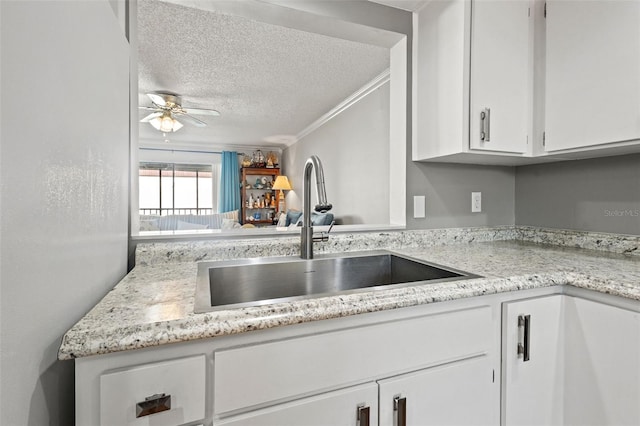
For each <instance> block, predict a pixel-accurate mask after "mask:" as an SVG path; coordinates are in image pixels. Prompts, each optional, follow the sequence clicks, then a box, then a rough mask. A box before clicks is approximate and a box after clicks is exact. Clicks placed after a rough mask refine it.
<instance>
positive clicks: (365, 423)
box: [358, 405, 370, 426]
mask: <svg viewBox="0 0 640 426" xmlns="http://www.w3.org/2000/svg"><path fill="white" fill-rule="evenodd" d="M369 411H370V408H369V407H368V406H366V405H359V406H358V426H369Z"/></svg>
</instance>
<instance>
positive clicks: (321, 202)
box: [300, 155, 333, 259]
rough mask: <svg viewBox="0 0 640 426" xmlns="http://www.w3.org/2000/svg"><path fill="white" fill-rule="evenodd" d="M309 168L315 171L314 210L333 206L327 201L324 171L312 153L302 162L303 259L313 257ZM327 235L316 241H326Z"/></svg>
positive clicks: (301, 240) (324, 210)
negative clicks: (316, 201)
mask: <svg viewBox="0 0 640 426" xmlns="http://www.w3.org/2000/svg"><path fill="white" fill-rule="evenodd" d="M311 169H314V170H315V172H316V187H317V193H318V204H316V207H315V211H317V212H320V213H325V212H328V211H329V210H331V208H332V207H333V206H332V205H331V204H329V203H328V202H327V194H326V192H325V188H324V171H323V170H322V162H320V159H319V158H318V157H317V156H315V155H312V156H311V157H309V159H307V162H306V163H305V164H304V173H303V185H302V188H303V189H302V191H303V192H302V199H303V200H302V202H303V209H302V230H301V232H300V257H301V258H303V259H313V242H314V237H313V226H311ZM327 240H328V236H322V237H321V238H319V239H318V241H327Z"/></svg>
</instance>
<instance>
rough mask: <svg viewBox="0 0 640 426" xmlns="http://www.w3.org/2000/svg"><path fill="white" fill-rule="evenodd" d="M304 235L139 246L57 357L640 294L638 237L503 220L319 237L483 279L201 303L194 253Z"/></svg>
mask: <svg viewBox="0 0 640 426" xmlns="http://www.w3.org/2000/svg"><path fill="white" fill-rule="evenodd" d="M528 241H536V242H545V243H547V244H545V245H542V244H533V243H530V242H528ZM298 243H299V241H298V240H297V239H295V238H294V239H292V238H281V239H278V240H277V241H274V240H243V241H229V240H227V241H197V242H188V243H164V244H143V245H140V246H139V247H138V251H137V255H136V256H137V266H136V267H135V268H134V270H133V271H131V272H130V273H129V274H128V275H127V276H126V277H125V278H124V279H123V280H122V281H121V282H120V283H119V284H118V285H117V286H116V287H115V288H114V289H113V290H112V291H110V292H109V293H108V294H107V295H106V296H105V297H104V299H103V300H102V301H101V302H100V303H98V304H97V305H96V306H95V307H94V308H93V309H92V310H91V311H90V312H89V313H88V314H87V315H86V316H85V317H84V318H82V319H81V320H80V321H79V322H78V323H77V324H76V325H75V326H74V327H73V328H72V329H70V330H69V331H68V332H67V333H66V334H65V336H64V337H63V341H62V345H61V347H60V350H59V354H58V356H59V358H60V359H73V358H77V357H84V356H89V355H97V354H105V353H110V352H117V351H123V350H131V349H139V348H144V347H151V346H157V345H162V344H165V343H172V342H181V341H188V340H195V339H203V338H211V337H218V336H224V335H229V334H235V333H243V332H246V331H251V330H257V329H266V328H271V327H277V326H282V325H290V324H297V323H302V322H309V321H315V320H321V319H328V318H338V317H343V316H349V315H355V314H360V313H365V312H375V311H381V310H386V309H394V308H400V307H406V306H414V305H419V304H426V303H433V302H440V301H446V300H453V299H459V298H465V297H473V296H478V295H486V294H495V293H500V292H507V291H516V290H522V289H531V288H540V287H550V286H556V285H572V286H575V287H580V288H585V289H589V290H594V291H599V292H603V293H609V294H613V295H617V296H621V297H625V298H629V299H632V300H638V301H640V255H639V254H640V250H639V249H638V247H639V246H640V237H636V236H617V235H611V234H588V233H577V232H572V231H553V230H536V229H534V228H525V227H500V228H471V229H449V230H428V231H402V232H378V233H362V234H343V235H340V234H338V235H335V236H332V238H331V240H330V241H329V243H325V244H317V245H316V253H318V254H320V253H322V252H327V253H329V252H341V251H360V250H373V249H390V250H392V251H397V252H399V253H402V254H408V255H411V256H413V257H417V258H421V259H425V260H428V261H431V262H435V263H439V264H441V265H445V266H449V267H453V268H456V269H461V270H464V271H467V272H470V273H474V274H477V275H481V276H483V277H484V278H477V279H470V280H463V281H453V282H447V283H439V284H424V285H416V286H408V287H403V288H395V289H389V290H378V291H370V290H369V291H367V290H366V289H364V290H363V291H362V292H359V293H352V294H348V295H339V296H330V297H322V298H315V299H311V300H304V301H295V302H289V303H279V304H274V305H266V306H261V307H251V308H239V309H233V310H222V311H217V312H210V313H204V314H195V313H194V312H193V306H194V297H195V282H196V273H197V267H196V264H195V263H194V262H196V261H200V260H221V259H232V258H245V257H259V256H274V255H295V254H297V252H298ZM548 244H560V245H568V246H570V247H563V246H552V245H548ZM575 247H586V248H588V249H589V250H585V249H579V248H575Z"/></svg>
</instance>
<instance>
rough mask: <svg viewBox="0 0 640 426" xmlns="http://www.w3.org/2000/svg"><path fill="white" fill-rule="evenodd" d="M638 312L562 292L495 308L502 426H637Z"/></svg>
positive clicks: (639, 412) (639, 375) (639, 376)
mask: <svg viewBox="0 0 640 426" xmlns="http://www.w3.org/2000/svg"><path fill="white" fill-rule="evenodd" d="M639 309H640V308H638V306H637V305H636V306H635V308H634V309H625V308H622V307H617V306H611V305H608V304H605V303H599V302H595V301H590V300H585V299H582V298H578V297H572V296H567V295H555V296H548V297H541V298H536V299H529V300H523V301H517V302H510V303H505V304H504V306H503V349H502V358H503V396H502V407H503V409H502V416H503V420H502V423H503V424H504V425H508V426H511V425H583V426H584V425H594V426H595V425H640V312H638V310H639Z"/></svg>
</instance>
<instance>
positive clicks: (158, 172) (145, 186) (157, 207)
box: [139, 163, 213, 216]
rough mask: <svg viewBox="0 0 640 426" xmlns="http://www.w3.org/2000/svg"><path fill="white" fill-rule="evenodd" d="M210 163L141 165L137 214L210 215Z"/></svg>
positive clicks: (211, 199)
mask: <svg viewBox="0 0 640 426" xmlns="http://www.w3.org/2000/svg"><path fill="white" fill-rule="evenodd" d="M212 177H213V173H212V167H211V165H209V164H173V163H140V170H139V194H140V198H139V209H140V215H158V216H166V215H173V214H196V215H200V214H212V213H213V178H212Z"/></svg>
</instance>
